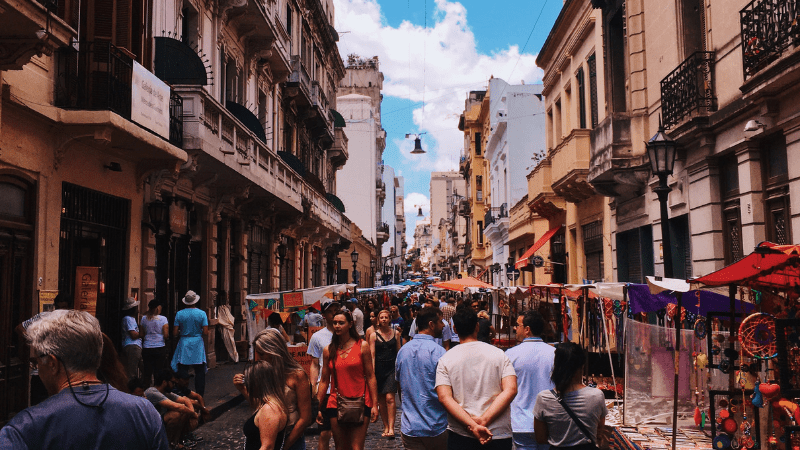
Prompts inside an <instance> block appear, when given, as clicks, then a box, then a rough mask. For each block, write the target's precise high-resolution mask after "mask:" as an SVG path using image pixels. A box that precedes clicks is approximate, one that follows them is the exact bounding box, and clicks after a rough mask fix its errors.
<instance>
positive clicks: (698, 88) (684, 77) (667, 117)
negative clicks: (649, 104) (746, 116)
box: [661, 52, 717, 128]
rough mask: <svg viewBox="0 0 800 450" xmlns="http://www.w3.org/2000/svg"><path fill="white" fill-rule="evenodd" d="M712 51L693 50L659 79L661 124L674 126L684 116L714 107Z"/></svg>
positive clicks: (704, 112) (711, 109)
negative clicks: (662, 121) (662, 122)
mask: <svg viewBox="0 0 800 450" xmlns="http://www.w3.org/2000/svg"><path fill="white" fill-rule="evenodd" d="M713 66H714V52H695V53H693V54H692V55H691V56H689V57H688V58H686V60H685V61H683V62H682V63H681V64H680V65H679V66H678V67H677V68H676V69H675V70H673V71H672V72H670V74H669V75H667V76H666V77H664V79H663V80H661V114H662V117H663V120H664V126H665V127H667V128H669V127H671V126H673V125H676V124H677V123H678V122H680V121H681V120H683V119H684V118H685V117H687V116H688V115H690V114H692V113H694V112H699V113H701V114H707V113H709V112H711V111H714V110H716V106H717V99H716V97H714V82H713V79H712V73H713V71H712V69H713Z"/></svg>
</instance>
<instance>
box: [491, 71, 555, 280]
mask: <svg viewBox="0 0 800 450" xmlns="http://www.w3.org/2000/svg"><path fill="white" fill-rule="evenodd" d="M486 96H487V97H489V102H490V103H489V104H490V108H489V130H484V133H485V136H486V141H487V142H486V146H485V148H486V151H485V154H484V158H485V160H486V161H487V165H488V176H489V199H488V200H489V203H488V204H489V205H491V206H490V207H489V208H488V209H487V211H486V212H485V216H484V235H485V237H486V239H487V240H488V243H489V246H490V248H491V255H492V260H491V264H493V265H495V267H498V266H497V265H498V264H499V267H500V268H501V270H500V271H495V272H493V274H494V277H495V278H494V284H495V285H496V286H505V285H506V284H507V283H508V282H507V278H506V273H505V270H506V263H508V257H509V256H510V255H509V250H508V239H509V211H510V208H511V206H513V205H515V204H516V203H517V202H518V201H519V200H520V199H521V198H522V197H523V196H525V195H526V194H527V193H528V192H527V186H528V184H527V175H528V173H530V169H531V168H532V167H533V166H534V165H535V161H537V156H536V155H541V154H543V153H544V152H545V103H544V98H543V96H542V85H536V84H533V85H525V84H523V85H510V84H508V83H506V82H505V81H503V80H501V79H499V78H492V79H491V80H489V89H488V91H487V94H486ZM488 263H489V262H488V261H487V264H488Z"/></svg>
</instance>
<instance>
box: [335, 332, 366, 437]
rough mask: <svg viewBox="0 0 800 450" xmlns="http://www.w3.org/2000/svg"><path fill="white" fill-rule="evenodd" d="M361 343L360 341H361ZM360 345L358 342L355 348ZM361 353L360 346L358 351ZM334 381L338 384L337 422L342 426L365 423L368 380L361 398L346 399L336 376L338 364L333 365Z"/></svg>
mask: <svg viewBox="0 0 800 450" xmlns="http://www.w3.org/2000/svg"><path fill="white" fill-rule="evenodd" d="M359 342H360V341H359ZM356 345H358V342H356V343H355V344H353V346H356ZM353 350H358V351H359V352H360V346H359V348H358V349H353ZM333 379H334V381H335V382H336V420H338V421H339V423H341V424H352V425H355V424H362V423H364V410H365V408H366V407H367V399H366V395H367V379H366V376H365V377H364V393H363V394H362V395H361V397H345V396H344V395H342V394H341V392H340V390H339V386H340V385H339V379H338V378H337V376H336V364H334V365H333Z"/></svg>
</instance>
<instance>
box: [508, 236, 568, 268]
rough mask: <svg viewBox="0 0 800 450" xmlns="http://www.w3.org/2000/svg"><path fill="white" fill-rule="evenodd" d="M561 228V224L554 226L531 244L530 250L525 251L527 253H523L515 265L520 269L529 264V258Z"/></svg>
mask: <svg viewBox="0 0 800 450" xmlns="http://www.w3.org/2000/svg"><path fill="white" fill-rule="evenodd" d="M560 229H561V225H559V226H557V227H555V228H553V229H552V230H550V231H548V232H547V233H545V234H544V236H542V237H540V238H539V240H538V241H536V243H535V244H533V245H531V248H529V249H528V251H527V252H525V254H524V255H522V257H521V258H520V259H518V260H517V262H516V263H515V264H514V267H515V268H517V269H520V268H522V267H525V266H527V265H528V264H529V262H528V258H530V257H531V256H533V254H534V253H536V250H539V249H540V248H542V246H543V245H544V243H545V242H547V241H549V240H550V238H552V237H553V235H555V234H556V233H558V230H560Z"/></svg>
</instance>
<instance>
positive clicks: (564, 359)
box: [533, 342, 608, 450]
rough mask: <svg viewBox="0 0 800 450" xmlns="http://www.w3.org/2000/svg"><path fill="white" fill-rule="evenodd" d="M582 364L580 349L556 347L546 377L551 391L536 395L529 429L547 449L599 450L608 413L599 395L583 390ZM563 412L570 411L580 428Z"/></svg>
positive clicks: (567, 345) (568, 344) (567, 344)
mask: <svg viewBox="0 0 800 450" xmlns="http://www.w3.org/2000/svg"><path fill="white" fill-rule="evenodd" d="M585 364H586V355H585V353H584V350H583V348H581V346H580V345H578V344H575V343H574V342H562V343H560V344H558V346H556V351H555V357H554V361H553V375H552V376H551V377H550V379H551V380H552V381H553V384H555V389H554V390H546V391H542V392H539V395H538V396H537V397H536V406H535V407H534V409H533V417H534V420H533V428H534V432H535V433H536V441H537V442H538V443H540V444H550V446H551V447H550V448H551V449H558V448H571V449H578V450H580V449H584V448H586V449H589V448H592V446H593V444H594V445H597V446H598V447H600V448H603V443H604V442H605V440H606V436H605V434H606V433H605V425H604V424H605V418H606V414H607V413H608V410H607V409H606V403H605V396H604V395H603V391H601V390H600V389H596V388H591V387H587V386H584V384H583V379H582V378H583V366H584V365H585ZM560 401H563V402H564V404H562V403H561V402H560ZM564 405H566V406H564ZM565 408H569V409H571V410H572V412H573V413H574V414H575V416H576V417H577V418H578V420H579V421H580V422H581V425H578V424H577V423H576V422H575V420H573V419H572V417H570V414H569V413H568V412H567V410H566V409H565ZM581 428H583V429H585V430H586V432H584V431H583V430H582V429H581ZM587 434H588V435H587Z"/></svg>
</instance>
